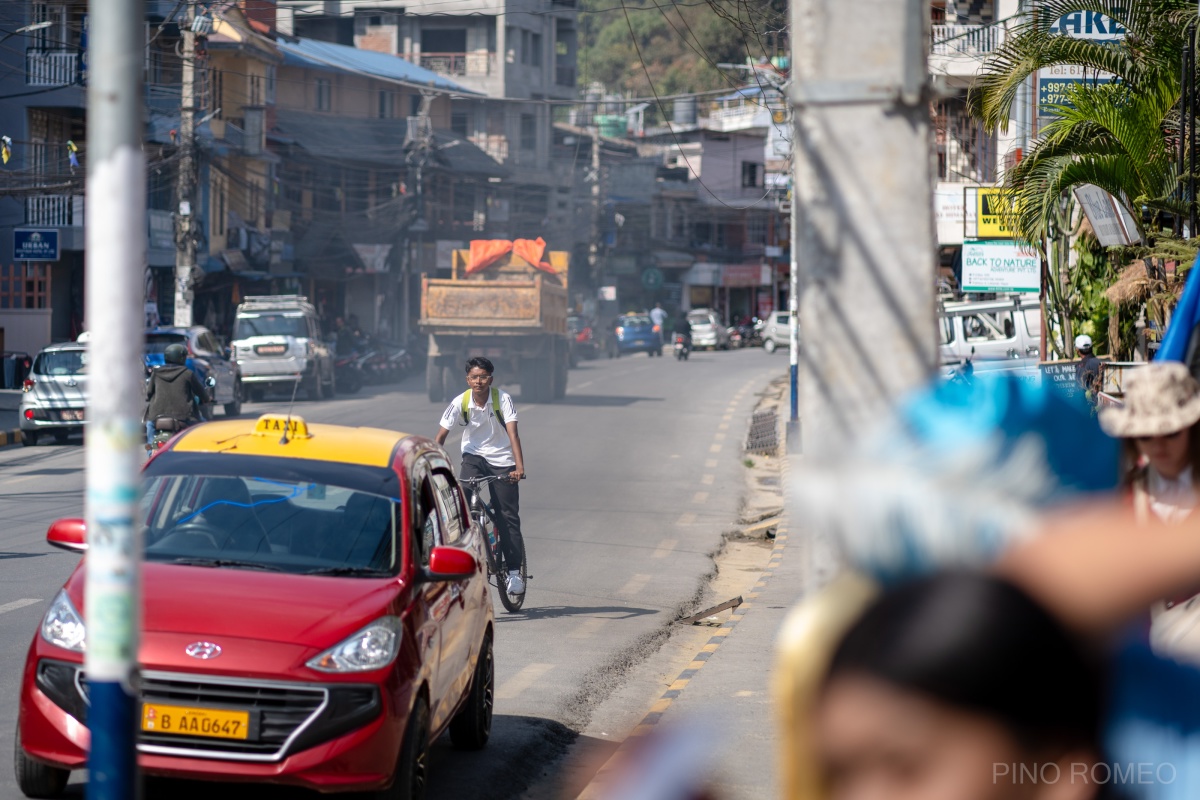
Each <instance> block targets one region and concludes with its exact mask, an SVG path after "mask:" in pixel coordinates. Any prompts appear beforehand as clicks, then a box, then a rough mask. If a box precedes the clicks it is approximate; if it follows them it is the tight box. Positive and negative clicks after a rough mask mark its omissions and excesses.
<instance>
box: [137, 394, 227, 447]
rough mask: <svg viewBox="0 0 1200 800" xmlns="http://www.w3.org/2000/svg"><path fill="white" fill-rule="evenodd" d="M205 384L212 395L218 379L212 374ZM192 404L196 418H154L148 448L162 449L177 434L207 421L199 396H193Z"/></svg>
mask: <svg viewBox="0 0 1200 800" xmlns="http://www.w3.org/2000/svg"><path fill="white" fill-rule="evenodd" d="M204 385H205V386H207V387H208V393H209V396H210V397H211V396H212V390H213V389H214V388H216V385H217V380H216V378H214V377H212V376H211V375H210V376H208V377H207V378H205V379H204ZM192 405H193V407H194V409H195V412H196V414H195V417H196V418H195V419H194V420H185V419H176V418H175V417H156V418H155V419H154V436H153V437H151V439H150V442H149V443H148V444H147V445H146V449H147V450H148V451H150V452H154V451H156V450H161V449H162V448H163V445H165V444H166V443H167V442H169V441H170V440H171V438H172V437H173V436H175V434H177V433H179V432H180V431H182V430H185V429H187V428H190V427H191V426H193V425H196V424H198V423H200V422H205V421H206V420H205V419H204V417H203V416H201V412H202V410H203V408H204V406H203V405H202V404H201V403H200V400H199V398H195V397H193V398H192Z"/></svg>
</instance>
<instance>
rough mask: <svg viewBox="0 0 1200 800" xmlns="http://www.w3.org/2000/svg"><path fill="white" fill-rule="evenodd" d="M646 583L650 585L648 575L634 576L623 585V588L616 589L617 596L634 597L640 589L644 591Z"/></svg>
mask: <svg viewBox="0 0 1200 800" xmlns="http://www.w3.org/2000/svg"><path fill="white" fill-rule="evenodd" d="M648 583H650V576H649V575H634V576H633V577H632V578H630V579H629V580H628V581H627V582H626V583H625V585H624V586H622V587H621V588H620V589H617V594H621V595H635V594H637V593H638V592H640V591H641V590H642V589H645V588H646V584H648Z"/></svg>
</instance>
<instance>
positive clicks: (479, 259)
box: [467, 236, 557, 275]
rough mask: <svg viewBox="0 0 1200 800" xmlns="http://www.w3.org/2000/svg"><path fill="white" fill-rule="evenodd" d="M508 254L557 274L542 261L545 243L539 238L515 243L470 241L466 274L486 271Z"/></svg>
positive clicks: (507, 241) (484, 240)
mask: <svg viewBox="0 0 1200 800" xmlns="http://www.w3.org/2000/svg"><path fill="white" fill-rule="evenodd" d="M510 252H511V253H514V254H515V255H518V256H520V257H521V258H523V259H525V260H526V261H528V262H529V263H530V264H533V265H534V266H535V267H537V268H538V269H540V270H543V271H545V272H549V273H551V274H557V273H556V272H555V270H554V267H552V266H550V264H548V263H547V262H545V261H542V255H543V254H544V253H545V252H546V241H545V240H544V239H542V237H540V236H539V237H538V238H537V239H517V240H515V241H509V240H508V239H472V240H471V255H470V258H469V260H468V261H467V274H468V275H470V274H472V273H475V272H479V271H481V270H485V269H487V268H488V267H490V266H491V265H492V264H495V263H496V262H497V261H499V260H500V259H501V258H503V257H504V256H505V255H506V254H508V253H510Z"/></svg>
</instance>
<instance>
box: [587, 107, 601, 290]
mask: <svg viewBox="0 0 1200 800" xmlns="http://www.w3.org/2000/svg"><path fill="white" fill-rule="evenodd" d="M599 108H600V107H599V106H596V109H595V110H594V111H593V112H592V113H593V114H595V113H597V112H598V111H599ZM588 130H590V131H591V134H592V167H591V171H590V172H589V173H588V180H589V181H591V182H592V235H591V236H590V237H589V240H588V272H589V273H590V275H591V280H592V281H593V282H594V283H596V284H599V275H600V126H599V125H598V124H597V123H596V119H595V117H594V116H593V118H592V125H591V127H589V128H588Z"/></svg>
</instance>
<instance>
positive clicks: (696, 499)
mask: <svg viewBox="0 0 1200 800" xmlns="http://www.w3.org/2000/svg"><path fill="white" fill-rule="evenodd" d="M707 500H708V492H696V493H695V494H694V495H692V502H693V503H703V502H705V501H707Z"/></svg>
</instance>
